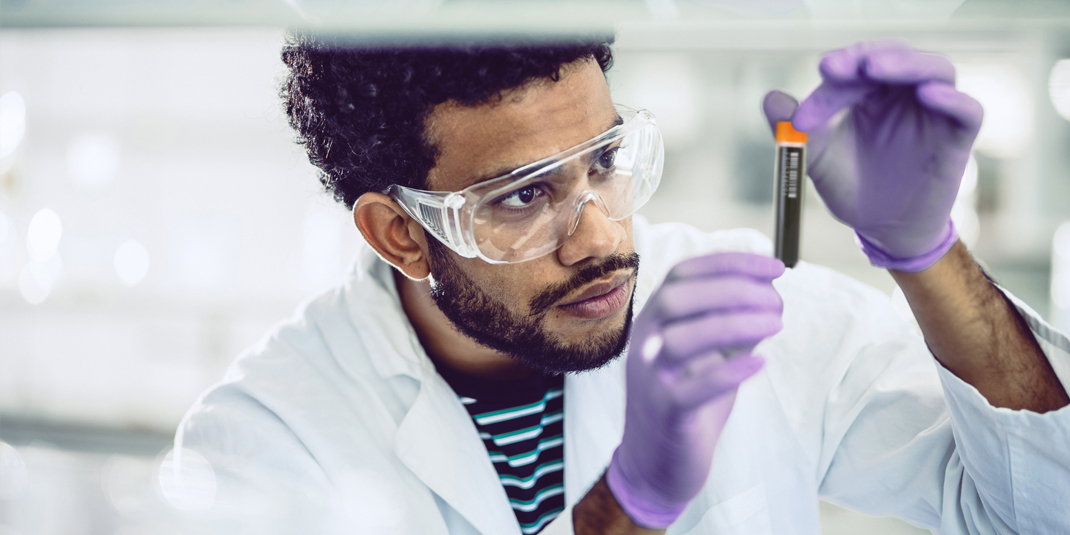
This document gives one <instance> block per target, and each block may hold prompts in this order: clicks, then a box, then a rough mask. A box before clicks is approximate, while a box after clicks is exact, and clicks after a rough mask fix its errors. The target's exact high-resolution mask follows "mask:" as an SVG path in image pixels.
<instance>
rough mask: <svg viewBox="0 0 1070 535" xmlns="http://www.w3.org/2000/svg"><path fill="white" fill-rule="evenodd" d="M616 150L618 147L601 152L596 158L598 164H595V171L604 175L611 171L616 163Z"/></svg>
mask: <svg viewBox="0 0 1070 535" xmlns="http://www.w3.org/2000/svg"><path fill="white" fill-rule="evenodd" d="M618 150H620V145H617V146H616V147H613V148H611V149H609V150H607V151H605V152H603V153H602V155H601V156H599V157H598V162H597V163H596V164H595V170H596V171H597V172H600V173H605V172H608V171H609V170H611V169H613V166H614V165H615V164H616V162H617V151H618Z"/></svg>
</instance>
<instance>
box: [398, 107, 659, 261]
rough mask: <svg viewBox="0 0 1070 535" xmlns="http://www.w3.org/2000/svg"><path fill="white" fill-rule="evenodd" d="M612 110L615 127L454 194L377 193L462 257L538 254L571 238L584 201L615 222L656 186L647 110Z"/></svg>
mask: <svg viewBox="0 0 1070 535" xmlns="http://www.w3.org/2000/svg"><path fill="white" fill-rule="evenodd" d="M616 110H617V113H619V114H620V116H621V119H622V120H623V124H620V125H618V126H615V127H613V128H611V129H609V130H607V131H606V132H605V133H603V134H601V135H599V136H597V137H594V138H593V139H590V140H588V141H585V142H583V143H580V144H579V145H576V146H574V147H572V148H570V149H568V150H565V151H563V152H560V153H558V154H555V155H553V156H550V157H548V158H544V159H542V160H539V161H537V162H533V163H530V164H528V165H525V166H523V167H521V168H519V169H516V170H515V171H513V172H511V173H509V174H508V175H505V176H501V177H498V178H492V179H490V180H486V181H483V182H479V183H477V184H474V185H472V186H469V187H467V188H465V189H463V190H460V191H452V192H451V191H423V190H417V189H412V188H406V187H404V186H398V185H396V184H395V185H392V186H390V187H389V188H387V189H386V191H384V192H383V193H385V194H387V195H390V196H391V197H392V198H394V199H395V200H396V201H397V202H398V204H400V205H401V207H402V208H403V209H404V210H405V212H406V213H408V214H409V215H410V216H411V217H412V218H413V219H415V220H416V221H419V222H420V225H422V226H423V227H424V228H425V229H427V231H428V232H430V233H431V234H432V235H434V236H435V237H436V238H438V240H439V241H441V242H442V243H444V244H445V245H446V246H447V247H449V248H450V249H452V250H453V251H454V252H456V253H457V254H459V255H461V256H463V257H465V258H474V257H479V258H481V259H483V260H485V261H487V262H489V263H492V264H507V263H515V262H523V261H525V260H531V259H533V258H538V257H540V256H542V255H545V254H549V253H551V252H553V251H556V250H557V249H558V248H560V247H561V245H562V244H564V243H565V241H567V240H568V239H569V237H571V236H572V233H573V232H575V230H576V226H577V225H578V224H579V221H580V214H581V213H582V211H583V207H584V206H585V205H587V204H588V203H590V204H593V205H595V206H597V207H598V209H599V210H601V211H602V212H603V213H604V214H605V215H606V217H607V218H609V219H610V220H611V221H620V220H622V219H624V218H626V217H628V216H630V215H632V214H633V213H635V211H636V210H638V209H639V208H640V207H641V206H643V204H645V203H646V202H647V201H648V200H650V197H651V196H652V195H653V194H654V191H655V190H657V189H658V183H659V182H660V181H661V170H662V166H663V164H664V160H665V149H664V145H663V144H662V140H661V133H660V132H659V131H658V128H657V125H656V124H655V121H654V115H653V114H652V113H650V112H649V111H646V110H635V109H632V108H628V107H626V106H621V105H617V106H616Z"/></svg>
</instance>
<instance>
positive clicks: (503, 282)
mask: <svg viewBox="0 0 1070 535" xmlns="http://www.w3.org/2000/svg"><path fill="white" fill-rule="evenodd" d="M544 258H551V255H547V256H546V257H544ZM541 260H542V259H535V260H531V261H529V262H522V263H519V264H497V265H492V264H487V263H485V262H482V261H476V262H475V263H473V265H470V266H466V268H470V270H469V271H468V275H469V277H471V279H472V280H473V281H476V284H479V285H480V287H481V288H482V290H483V292H484V293H486V294H487V295H489V296H491V297H493V298H494V299H496V300H498V301H499V302H501V303H503V304H505V306H506V307H507V308H509V310H512V311H514V312H517V313H519V314H527V313H528V310H529V308H528V304H529V303H530V302H531V299H532V298H533V297H535V296H536V295H538V294H539V293H541V292H542V291H543V290H545V289H546V288H547V287H549V286H551V285H553V284H555V283H560V282H561V281H563V280H565V279H566V278H567V276H568V274H567V273H565V272H564V271H563V269H561V268H558V269H556V270H555V269H554V268H553V266H549V265H545V264H544V263H543V262H541Z"/></svg>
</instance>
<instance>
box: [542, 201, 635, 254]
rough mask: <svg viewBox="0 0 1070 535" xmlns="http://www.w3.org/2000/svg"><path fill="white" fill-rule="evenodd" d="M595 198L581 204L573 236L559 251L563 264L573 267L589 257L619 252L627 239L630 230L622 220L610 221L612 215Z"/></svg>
mask: <svg viewBox="0 0 1070 535" xmlns="http://www.w3.org/2000/svg"><path fill="white" fill-rule="evenodd" d="M600 204H602V203H600V202H598V201H597V200H595V202H590V201H588V200H585V201H584V202H583V203H582V204H581V205H580V209H579V210H580V213H579V215H578V216H577V221H576V226H575V227H574V229H573V231H572V234H571V236H569V238H568V240H566V241H565V243H564V244H562V245H561V248H560V249H558V250H557V258H558V261H559V262H561V265H564V266H571V265H575V264H579V263H581V262H583V261H585V260H588V259H599V258H605V257H607V256H609V255H611V254H613V253H615V252H616V251H617V248H618V247H620V244H621V243H622V242H624V240H626V239H628V231H627V230H625V228H624V225H623V224H622V222H620V221H610V219H609V215H608V214H606V212H604V211H603V210H602V209H601V207H600V206H597V205H600Z"/></svg>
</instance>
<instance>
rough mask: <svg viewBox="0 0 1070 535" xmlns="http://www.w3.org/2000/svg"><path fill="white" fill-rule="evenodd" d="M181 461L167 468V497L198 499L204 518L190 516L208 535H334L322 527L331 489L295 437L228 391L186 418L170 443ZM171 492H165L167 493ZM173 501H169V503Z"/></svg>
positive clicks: (220, 390)
mask: <svg viewBox="0 0 1070 535" xmlns="http://www.w3.org/2000/svg"><path fill="white" fill-rule="evenodd" d="M175 450H176V451H180V452H182V455H181V457H176V459H175V461H174V462H173V463H172V464H171V465H170V466H169V467H168V468H170V470H171V471H172V474H171V477H169V478H168V481H169V482H170V483H169V484H168V485H164V484H163V481H162V480H161V486H162V487H163V490H164V494H165V496H166V495H167V494H168V493H169V492H170V493H171V494H173V495H177V498H178V500H179V502H182V501H183V500H185V501H187V502H191V500H190V499H188V497H187V496H186V495H189V494H190V493H200V494H201V495H202V496H201V497H200V498H198V497H197V496H194V497H193V498H194V500H192V503H196V500H198V499H199V500H200V501H201V502H204V501H205V500H204V497H207V498H208V500H209V503H210V505H211V506H210V507H209V508H207V511H192V513H196V514H197V515H198V520H197V524H198V525H199V526H200V527H202V528H204V529H205V530H206V532H207V533H212V534H215V533H234V532H239V531H241V532H250V533H252V532H255V533H272V534H274V533H278V534H290V533H310V532H313V531H308V530H309V529H310V528H314V529H315V530H318V532H331V529H330V526H326V525H323V523H324V520H325V519H329V518H330V517H331V515H329V514H327V513H329V511H328V510H327V509H328V508H329V505H330V500H331V493H330V483H329V481H328V479H327V477H326V475H325V474H324V473H323V470H322V469H321V468H320V467H319V465H318V464H317V463H316V462H315V460H314V459H313V458H312V456H311V455H310V454H309V452H308V450H307V449H306V448H305V447H304V446H303V445H302V443H301V441H300V440H299V439H298V438H297V437H296V436H295V435H294V434H293V432H292V431H291V430H290V429H289V428H288V427H287V426H286V425H285V424H284V423H283V422H282V421H281V420H280V419H279V418H278V417H277V416H275V415H274V413H272V412H271V411H270V410H268V409H267V408H266V407H264V406H263V405H262V404H260V403H259V402H257V401H256V400H255V399H253V398H252V397H250V396H248V395H246V394H244V393H243V392H241V390H240V388H238V387H235V386H233V385H223V386H221V387H217V388H215V389H213V390H211V391H209V392H208V393H207V394H206V395H205V397H204V398H203V399H202V400H200V401H199V402H198V403H197V404H196V405H194V407H193V408H192V409H191V410H190V411H189V412H188V413H187V415H186V417H185V418H184V419H183V421H182V423H181V424H180V426H179V429H178V433H177V434H176V437H175ZM169 487H170V488H169ZM169 501H171V500H169Z"/></svg>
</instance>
